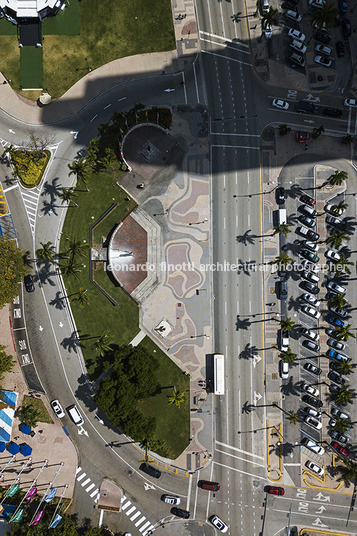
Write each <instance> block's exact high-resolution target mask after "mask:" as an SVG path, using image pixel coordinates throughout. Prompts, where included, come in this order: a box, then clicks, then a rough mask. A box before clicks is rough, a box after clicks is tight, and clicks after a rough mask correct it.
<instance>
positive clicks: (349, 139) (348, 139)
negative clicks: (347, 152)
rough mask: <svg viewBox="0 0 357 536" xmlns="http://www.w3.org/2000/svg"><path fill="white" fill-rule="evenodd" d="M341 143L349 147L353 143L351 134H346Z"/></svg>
mask: <svg viewBox="0 0 357 536" xmlns="http://www.w3.org/2000/svg"><path fill="white" fill-rule="evenodd" d="M341 141H342V143H343V144H344V145H351V144H352V143H353V136H352V135H351V134H346V136H343V138H342V139H341Z"/></svg>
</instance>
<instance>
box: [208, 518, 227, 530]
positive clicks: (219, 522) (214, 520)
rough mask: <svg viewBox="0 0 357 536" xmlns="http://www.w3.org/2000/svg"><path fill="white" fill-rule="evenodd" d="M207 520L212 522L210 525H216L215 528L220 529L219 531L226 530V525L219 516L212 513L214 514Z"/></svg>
mask: <svg viewBox="0 0 357 536" xmlns="http://www.w3.org/2000/svg"><path fill="white" fill-rule="evenodd" d="M209 520H210V522H211V523H212V525H214V526H215V527H216V529H218V530H220V531H221V532H227V530H228V525H226V524H225V522H224V521H222V519H221V518H220V517H218V516H216V515H214V516H211V517H210V518H209Z"/></svg>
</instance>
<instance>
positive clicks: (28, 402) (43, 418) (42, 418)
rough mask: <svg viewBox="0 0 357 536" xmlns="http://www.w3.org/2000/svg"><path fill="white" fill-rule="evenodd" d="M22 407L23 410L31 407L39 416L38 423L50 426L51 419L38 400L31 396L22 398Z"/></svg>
mask: <svg viewBox="0 0 357 536" xmlns="http://www.w3.org/2000/svg"><path fill="white" fill-rule="evenodd" d="M22 406H23V407H24V408H26V407H28V406H33V407H34V408H35V409H36V410H37V411H38V415H39V419H38V422H47V423H49V424H51V423H52V422H53V420H52V419H51V417H50V415H49V413H48V411H47V409H46V406H45V405H44V403H43V402H42V400H41V399H40V398H33V397H32V396H26V395H25V396H24V399H23V401H22Z"/></svg>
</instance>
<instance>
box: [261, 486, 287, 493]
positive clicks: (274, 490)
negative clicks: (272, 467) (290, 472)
mask: <svg viewBox="0 0 357 536" xmlns="http://www.w3.org/2000/svg"><path fill="white" fill-rule="evenodd" d="M265 491H266V492H267V493H269V494H270V495H284V493H285V489H284V488H279V487H278V486H266V487H265Z"/></svg>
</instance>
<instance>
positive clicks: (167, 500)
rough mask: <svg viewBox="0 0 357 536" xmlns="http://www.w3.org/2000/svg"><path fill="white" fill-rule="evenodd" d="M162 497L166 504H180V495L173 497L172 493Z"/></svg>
mask: <svg viewBox="0 0 357 536" xmlns="http://www.w3.org/2000/svg"><path fill="white" fill-rule="evenodd" d="M162 499H163V501H164V502H165V503H167V504H180V502H181V499H180V497H175V496H174V495H163V496H162Z"/></svg>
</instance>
